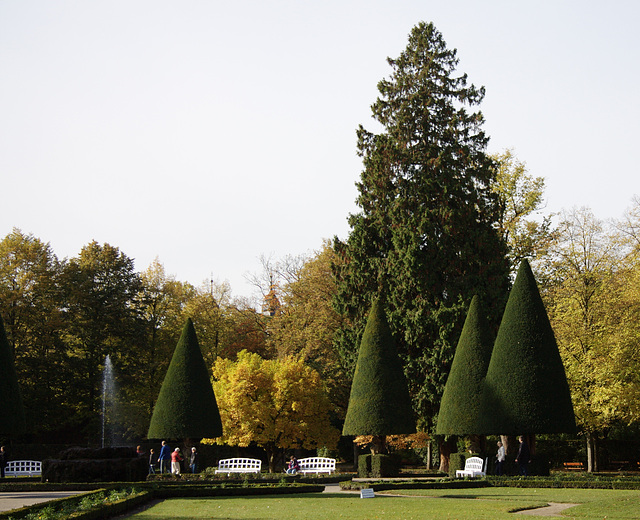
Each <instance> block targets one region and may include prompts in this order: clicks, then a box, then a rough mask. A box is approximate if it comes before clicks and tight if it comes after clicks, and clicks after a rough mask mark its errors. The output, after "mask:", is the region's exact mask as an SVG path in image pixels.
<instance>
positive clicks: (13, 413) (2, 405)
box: [0, 316, 25, 435]
mask: <svg viewBox="0 0 640 520" xmlns="http://www.w3.org/2000/svg"><path fill="white" fill-rule="evenodd" d="M24 431H25V418H24V406H23V404H22V395H21V394H20V386H19V384H18V376H17V375H16V368H15V365H14V362H13V352H12V351H11V345H9V341H8V340H7V335H6V333H5V330H4V321H3V320H2V317H1V316H0V433H3V434H7V435H19V434H21V433H24Z"/></svg>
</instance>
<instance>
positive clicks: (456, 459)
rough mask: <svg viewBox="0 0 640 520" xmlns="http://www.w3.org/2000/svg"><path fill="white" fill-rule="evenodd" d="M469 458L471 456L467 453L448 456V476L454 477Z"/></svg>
mask: <svg viewBox="0 0 640 520" xmlns="http://www.w3.org/2000/svg"><path fill="white" fill-rule="evenodd" d="M469 457H471V455H469V454H467V453H452V454H451V455H449V476H450V477H455V476H456V471H458V470H459V469H464V465H465V464H466V462H467V459H468V458H469Z"/></svg>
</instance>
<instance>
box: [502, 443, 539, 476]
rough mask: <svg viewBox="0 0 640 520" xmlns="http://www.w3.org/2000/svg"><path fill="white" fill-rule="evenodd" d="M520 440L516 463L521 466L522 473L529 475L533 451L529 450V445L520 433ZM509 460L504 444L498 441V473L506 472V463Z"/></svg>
mask: <svg viewBox="0 0 640 520" xmlns="http://www.w3.org/2000/svg"><path fill="white" fill-rule="evenodd" d="M518 442H519V443H520V446H519V447H518V455H517V456H516V463H517V464H518V467H519V468H520V475H524V476H526V475H528V473H529V470H528V466H529V462H531V451H530V450H529V445H528V444H527V441H526V440H525V438H524V437H523V436H522V435H520V437H518ZM506 460H507V454H506V452H505V449H504V446H503V445H502V443H501V442H500V441H498V453H496V475H503V474H504V463H505V461H506Z"/></svg>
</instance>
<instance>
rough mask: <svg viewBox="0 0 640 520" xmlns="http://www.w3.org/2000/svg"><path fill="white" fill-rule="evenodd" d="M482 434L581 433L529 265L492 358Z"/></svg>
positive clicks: (514, 291) (523, 269)
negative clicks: (577, 427)
mask: <svg viewBox="0 0 640 520" xmlns="http://www.w3.org/2000/svg"><path fill="white" fill-rule="evenodd" d="M482 409H483V413H482V425H481V426H482V428H481V431H480V432H478V433H484V434H501V435H518V434H529V433H531V434H537V433H572V432H575V431H576V425H575V418H574V414H573V406H572V404H571V394H570V392H569V385H568V383H567V378H566V375H565V371H564V366H563V365H562V359H561V358H560V353H559V352H558V346H557V344H556V340H555V336H554V334H553V330H552V329H551V324H550V323H549V318H548V317H547V313H546V311H545V308H544V305H543V303H542V298H541V297H540V293H539V291H538V286H537V285H536V281H535V278H534V276H533V273H532V272H531V267H530V266H529V262H528V261H527V260H523V261H522V263H521V264H520V267H519V269H518V274H517V276H516V281H515V283H514V285H513V289H512V290H511V294H510V295H509V300H508V301H507V306H506V308H505V311H504V315H503V317H502V322H501V324H500V329H499V330H498V335H497V338H496V342H495V345H494V348H493V353H492V355H491V362H490V363H489V369H488V371H487V377H486V380H485V384H484V389H483V396H482Z"/></svg>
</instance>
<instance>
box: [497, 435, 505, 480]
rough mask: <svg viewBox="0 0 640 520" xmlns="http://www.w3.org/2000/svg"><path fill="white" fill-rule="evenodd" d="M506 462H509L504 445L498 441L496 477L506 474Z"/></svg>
mask: <svg viewBox="0 0 640 520" xmlns="http://www.w3.org/2000/svg"><path fill="white" fill-rule="evenodd" d="M505 460H507V454H506V453H505V450H504V446H503V445H502V443H501V442H500V441H498V453H497V454H496V475H502V474H503V473H504V461H505Z"/></svg>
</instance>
